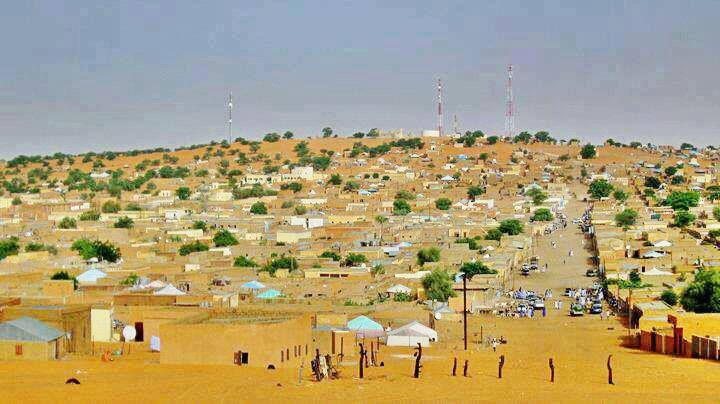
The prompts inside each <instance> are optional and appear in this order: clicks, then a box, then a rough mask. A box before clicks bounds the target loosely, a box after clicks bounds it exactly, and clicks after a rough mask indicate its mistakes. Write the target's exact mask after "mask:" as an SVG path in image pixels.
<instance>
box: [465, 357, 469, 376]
mask: <svg viewBox="0 0 720 404" xmlns="http://www.w3.org/2000/svg"><path fill="white" fill-rule="evenodd" d="M469 365H470V361H469V360H467V359H465V366H463V376H465V377H467V372H468V366H469Z"/></svg>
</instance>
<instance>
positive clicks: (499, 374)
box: [498, 355, 505, 379]
mask: <svg viewBox="0 0 720 404" xmlns="http://www.w3.org/2000/svg"><path fill="white" fill-rule="evenodd" d="M503 366H505V355H500V362H498V379H502V370H503Z"/></svg>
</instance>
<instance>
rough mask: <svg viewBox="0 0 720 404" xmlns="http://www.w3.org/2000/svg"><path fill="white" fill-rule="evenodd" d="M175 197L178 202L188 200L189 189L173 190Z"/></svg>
mask: <svg viewBox="0 0 720 404" xmlns="http://www.w3.org/2000/svg"><path fill="white" fill-rule="evenodd" d="M175 196H177V197H178V199H180V200H183V201H185V200H188V199H189V198H190V188H188V187H180V188H178V189H176V190H175Z"/></svg>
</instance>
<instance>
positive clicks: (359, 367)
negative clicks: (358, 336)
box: [358, 342, 366, 379]
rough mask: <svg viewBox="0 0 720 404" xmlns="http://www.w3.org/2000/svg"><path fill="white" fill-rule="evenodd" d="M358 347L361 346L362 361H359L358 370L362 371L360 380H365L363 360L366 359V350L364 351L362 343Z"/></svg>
mask: <svg viewBox="0 0 720 404" xmlns="http://www.w3.org/2000/svg"><path fill="white" fill-rule="evenodd" d="M358 345H360V360H359V361H358V369H359V370H360V378H361V379H362V378H363V360H364V359H365V354H366V352H365V349H363V344H362V342H360V343H359V344H358Z"/></svg>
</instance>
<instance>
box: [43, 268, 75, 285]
mask: <svg viewBox="0 0 720 404" xmlns="http://www.w3.org/2000/svg"><path fill="white" fill-rule="evenodd" d="M50 279H52V280H54V281H73V289H77V287H78V281H77V279H76V278H75V277H74V276H70V274H69V273H68V272H67V271H58V272H55V273H54V274H52V276H51V277H50Z"/></svg>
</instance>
